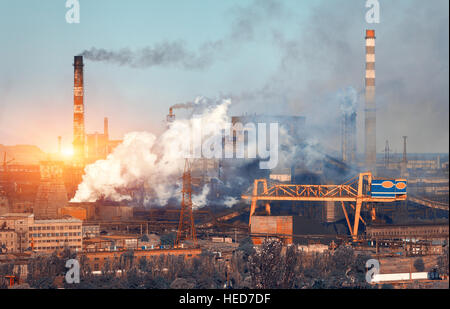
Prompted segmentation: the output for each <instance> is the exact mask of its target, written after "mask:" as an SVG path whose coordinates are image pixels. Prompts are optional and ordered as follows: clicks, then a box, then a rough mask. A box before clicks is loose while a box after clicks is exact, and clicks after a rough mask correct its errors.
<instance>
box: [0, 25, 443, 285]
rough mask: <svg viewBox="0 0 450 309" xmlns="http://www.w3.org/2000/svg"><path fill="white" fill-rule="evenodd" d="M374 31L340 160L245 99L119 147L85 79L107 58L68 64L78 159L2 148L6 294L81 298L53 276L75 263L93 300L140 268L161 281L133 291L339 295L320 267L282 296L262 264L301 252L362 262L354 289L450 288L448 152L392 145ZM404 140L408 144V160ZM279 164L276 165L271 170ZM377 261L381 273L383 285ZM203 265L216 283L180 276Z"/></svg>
mask: <svg viewBox="0 0 450 309" xmlns="http://www.w3.org/2000/svg"><path fill="white" fill-rule="evenodd" d="M360 30H361V31H360V33H361V36H360V38H359V39H358V42H360V49H361V51H364V52H365V67H360V68H358V69H359V70H360V72H361V80H364V84H363V85H362V87H361V88H362V89H363V92H361V93H358V91H356V90H355V89H353V88H352V87H349V88H346V89H342V90H340V92H339V95H338V96H337V97H338V99H337V102H336V108H338V109H339V110H340V111H341V114H340V115H339V116H338V118H339V119H338V121H337V122H336V123H335V128H338V129H337V130H335V132H329V133H330V134H331V133H333V134H335V135H336V136H339V141H337V144H338V145H339V146H338V148H337V149H332V147H330V146H329V145H327V143H326V142H325V141H322V140H318V141H317V140H315V139H312V138H311V136H312V135H313V134H312V133H311V132H312V130H311V126H310V125H309V115H308V114H307V113H305V114H303V113H301V112H299V113H297V114H295V113H291V114H284V113H283V112H282V111H281V110H280V111H279V114H277V113H264V112H261V111H256V110H250V109H249V110H247V111H246V112H244V113H243V114H232V113H233V112H231V111H230V106H231V105H232V104H233V102H234V98H233V97H232V96H230V97H227V96H225V95H223V96H222V97H219V98H217V99H210V98H206V97H197V98H195V99H194V100H192V101H188V102H186V103H177V102H172V103H167V104H166V105H165V106H164V109H165V110H166V111H167V116H165V119H160V121H161V122H162V123H163V125H162V126H163V132H162V133H161V134H160V135H153V134H150V133H146V132H131V133H128V134H125V135H124V136H113V134H112V132H113V130H111V129H112V128H114V126H115V123H119V122H120V119H116V118H113V117H107V116H106V115H99V114H94V113H86V110H88V109H89V104H90V101H89V95H86V93H88V92H89V91H91V89H93V88H95V87H96V85H95V83H89V84H88V83H86V80H88V79H89V74H91V73H92V71H93V70H94V66H93V65H92V66H91V64H92V62H90V60H92V59H93V58H95V57H94V56H93V54H92V53H93V52H92V51H91V52H89V53H87V52H84V53H80V54H77V55H73V54H72V55H67V57H66V59H67V66H66V67H67V71H68V68H69V67H70V66H71V65H72V67H73V75H71V79H73V101H72V102H64V103H63V104H65V105H72V106H73V115H72V116H71V117H72V119H73V123H72V124H71V125H70V124H66V125H67V127H70V128H69V129H70V130H72V132H73V138H72V140H71V141H70V144H71V145H72V146H73V147H71V150H72V151H70V153H69V154H68V155H67V154H64V153H63V146H62V137H61V135H62V134H59V133H58V132H54V141H55V143H57V145H58V147H57V148H58V151H57V152H56V153H43V152H42V151H40V150H39V149H38V148H37V147H35V146H20V145H18V146H4V145H1V144H0V154H1V164H0V272H1V275H2V277H1V278H0V286H1V287H5V288H19V287H38V288H42V287H44V288H45V287H47V286H51V287H59V288H70V285H69V283H68V282H64V280H66V279H64V273H61V272H58V271H53V270H52V268H51V267H49V268H48V273H45V271H47V266H44V265H45V264H47V262H43V261H50V259H54V260H58V259H60V260H61V261H63V260H64V259H68V258H74V259H76V260H77V261H80V265H81V268H82V269H81V276H82V279H81V282H82V283H81V284H84V285H83V287H85V288H86V287H87V288H99V287H101V286H98V285H97V284H99V283H98V282H100V281H96V280H97V279H96V278H100V277H102V276H113V277H119V278H128V279H127V280H128V281H127V282H130V280H131V279H129V278H130V277H127V276H130V274H132V271H137V274H138V275H136V274H135V276H138V277H139V276H140V275H139V274H141V273H142V272H144V273H145V272H147V271H148V273H149V274H150V273H151V274H152V276H153V277H152V278H153V279H152V280H153V281H151V284H150V283H148V282H147V281H145V280H144V279H142V280H143V281H142V282H140V283H136V286H134V285H133V286H127V288H129V287H131V288H134V287H147V288H174V287H175V288H176V287H178V286H179V287H181V288H188V289H190V288H305V287H306V288H317V287H319V288H320V287H323V288H330V287H331V288H333V286H332V283H329V284H328V283H324V282H327V281H326V280H325V279H324V280H322V281H320V282H321V283H320V284H319V281H318V279H317V278H318V277H320V276H321V275H319V273H320V271H319V270H317V274H316V275H315V276H316V277H317V278H316V277H314V278H313V277H311V278H310V279H308V278H309V277H308V276H307V275H304V274H306V273H307V272H304V274H303V273H302V274H303V275H302V276H300V275H298V276H297V275H295V274H294V275H293V277H292V278H294V277H295V278H301V279H298V280H297V279H295V280H297V281H295V280H294V279H292V280H293V281H288V279H286V278H288V276H287V275H286V278H284V277H283V278H282V279H280V280H278V281H277V280H275V279H274V280H273V282H275V283H273V285H268V283H267V282H270V280H269V281H267V280H265V281H264V280H262V279H260V278H259V277H258V274H259V275H260V276H262V275H261V272H262V270H261V269H262V268H261V267H260V266H258V265H259V264H258V263H267V265H268V264H269V262H270V261H269V260H267V259H268V256H269V255H268V254H267V252H269V251H270V250H274V251H273V252H278V253H277V254H279V259H280V260H279V261H281V262H279V263H275V264H279V265H285V266H286V267H287V268H288V266H289V262H286V261H288V260H287V259H288V257H289V256H291V255H290V254H294V253H295V255H296V256H297V258H298V259H304V260H302V261H304V262H302V263H303V264H301V265H304V266H302V267H305V269H307V268H308V267H310V269H312V270H313V269H314V268H313V266H311V265H316V264H317V263H316V264H315V262H314V261H318V260H316V259H324V261H325V260H326V261H328V262H324V263H325V264H327V263H334V262H332V261H334V259H340V260H342V261H343V260H344V257H343V256H344V253H343V252H351V256H352V258H353V257H354V259H355V260H351V262H349V264H354V265H357V263H359V262H361V261H362V262H361V263H362V264H361V265H359V266H360V269H362V270H360V271H361V274H362V275H361V274H359V273H358V272H357V271H356V270H354V271H353V270H351V271H350V269H353V268H351V267H352V266H349V268H348V269H343V270H342V272H343V275H342V276H343V277H342V278H343V279H342V280H343V281H342V282H343V285H342V287H350V288H356V287H357V288H360V287H364V288H382V287H386V286H388V285H389V286H391V287H394V288H427V287H432V288H436V287H439V288H440V287H442V286H444V287H446V288H448V241H449V230H448V212H449V155H448V153H444V154H442V153H420V154H417V153H409V152H408V141H409V139H411V138H414V137H413V136H411V135H410V133H409V132H407V131H395V132H391V137H390V138H391V140H386V143H385V146H384V149H377V110H378V107H377V106H378V105H379V104H380V101H381V100H380V99H379V97H378V96H377V91H378V89H377V87H376V85H377V83H376V61H375V59H376V41H377V40H378V39H379V37H377V36H381V35H382V34H381V33H379V32H376V31H375V30H374V28H369V27H367V28H365V29H360ZM447 56H448V55H447ZM105 57H106V56H105ZM102 59H103V58H102ZM393 61H394V62H395V59H393ZM121 65H122V64H121ZM352 65H358V62H357V61H354V62H353V63H352ZM384 66H386V64H384ZM86 68H89V70H86ZM70 70H72V68H71V69H70ZM70 72H72V71H70ZM364 73H365V75H364ZM42 74H45V73H42ZM379 74H381V73H379ZM71 86H72V85H71ZM384 87H385V86H384ZM172 91H174V92H176V91H177V89H176V87H174V88H173V89H172ZM359 98H361V99H359ZM241 104H242V103H241ZM357 104H360V105H363V109H358V108H357V106H356V105H357ZM244 105H245V104H244ZM108 108H109V107H108V105H106V108H105V109H106V113H108ZM360 110H363V112H362V113H361V112H360ZM324 113H326V111H324ZM115 117H117V116H115ZM359 119H360V120H361V121H358V120H359ZM102 120H103V128H104V129H103V132H102V133H99V132H88V130H87V129H86V127H87V126H86V122H87V121H89V122H92V123H94V122H95V123H100V124H101V123H102ZM380 121H382V120H380V117H379V119H378V123H380ZM361 123H362V126H361V125H360V124H361ZM197 124H198V125H199V126H201V128H200V129H199V131H196V126H197ZM275 129H276V131H274V130H275ZM323 130H325V131H326V130H327V127H326V126H325V124H324V128H323ZM197 132H200V133H199V134H197ZM273 132H276V133H273ZM358 136H362V140H363V144H361V143H360V142H359V140H361V139H358ZM205 140H207V141H210V144H207V146H206V147H205V143H203V144H200V143H201V142H204V141H205ZM394 141H397V142H399V141H401V142H402V144H401V145H402V149H401V150H400V151H394V150H393V149H392V146H391V145H392V144H393V143H394ZM0 142H1V140H0ZM275 142H276V143H277V144H275ZM68 143H69V142H68ZM196 143H198V144H199V145H200V147H199V148H198V147H197V146H196ZM275 146H276V161H273V160H275V157H274V153H275V152H272V150H274V147H275ZM183 147H187V149H190V151H191V152H190V153H189V155H185V154H184V153H183V149H184V148H183ZM358 149H361V150H362V151H358ZM424 151H425V152H426V150H425V149H424ZM264 153H266V154H265V155H264ZM206 154H209V155H206ZM25 157H26V158H27V160H24V159H23V158H25ZM28 158H32V160H31V161H33V162H30V160H28ZM270 161H272V162H275V163H276V166H275V167H274V168H261V167H262V166H264V165H263V164H264V163H265V164H266V165H268V162H270ZM277 250H278V251H277ZM346 250H347V251H346ZM271 252H272V251H271ZM359 257H360V259H359ZM363 257H369V258H371V259H376V260H377V261H379V263H380V264H381V268H380V271H379V272H378V273H377V274H376V275H375V276H374V277H373V278H372V280H371V281H370V282H366V280H365V279H364V278H366V277H365V274H366V272H367V271H369V268H370V267H369V266H368V265H366V259H364V261H363ZM46 259H48V260H46ZM52 261H53V260H52ZM64 261H65V260H64ZM196 261H202V262H201V263H200V262H196ZM258 261H259V262H258ZM264 261H266V262H264ZM296 261H297V260H296ZM356 261H358V262H356ZM39 263H41V264H39ZM48 263H50V262H48ZM52 263H53V262H52ZM64 263H65V262H64ZM64 263H63V264H64ZM176 263H180V264H179V265H184V266H179V267H178V266H174V265H178V264H176ZM196 263H197V264H198V263H200V264H201V265H203V266H201V265H200V266H198V265H197V264H196ZM296 263H297V262H296ZM319 264H320V263H319ZM319 264H317V265H319ZM39 265H40V266H39ZM58 265H59V264H58ZM61 265H62V264H61ZM195 265H197V266H195ZM243 265H244V266H243ZM299 265H300V264H299ZM305 265H306V266H305ZM308 265H310V266H308ZM329 265H331V264H329ZM333 265H334V264H333ZM359 266H358V267H359ZM55 267H56V266H55ZM171 267H172V268H171ZM177 267H178V268H177ZM195 267H200V268H199V269H201V268H202V267H205V269H209V268H208V267H211V269H213V270H208V271H210V272H207V271H205V273H208V274H210V275H208V276H210V277H211V278H213V277H214V278H215V279H214V280H215V281H214V280H213V279H211V282H210V281H208V280H209V279H208V280H207V279H205V281H201V280H200V279H198V278H197V277H195V278H197V279H195V280H194V279H192V280H191V279H189V278H188V277H189V276H190V275H189V276H188V275H184V276H181V275H180V274H181V273H183V269H185V270H184V271H187V270H190V271H191V270H192V273H202V271H201V270H199V269H197V268H195ZM258 267H259V268H258ZM271 267H275V266H271ZM277 267H278V266H277ZM280 267H281V266H280ZM283 267H284V266H283ZM314 267H316V266H314ZM317 267H318V266H317ZM355 267H356V266H355ZM256 268H258V270H255V269H256ZM287 268H286V269H287ZM39 269H41V270H39ZM42 269H46V270H45V271H43V270H42ZM55 269H56V268H55ZM244 269H245V271H244ZM273 269H275V268H273ZM276 269H278V268H276ZM283 269H284V268H283ZM296 269H297V268H296ZM355 269H356V268H355ZM295 271H297V272H298V273H299V274H300V272H302V271H303V270H298V269H297V270H295ZM295 271H293V272H294V273H295ZM278 272H280V271H279V270H277V271H274V273H278ZM213 273H214V275H212V274H213ZM282 273H283V274H285V273H287V270H284V272H282ZM358 274H359V275H361V276H360V277H361V278H363V279H358V278H359V277H358V276H359V275H358ZM40 276H41V277H42V278H44V277H45V278H46V280H47V281H45V282H47V283H46V284H47V285H46V286H43V285H42V286H40V285H39V284H43V283H42V282H43V281H39V282H41V283H38V280H37V278H41V277H40ZM124 276H125V277H124ZM192 276H194V275H192ZM205 276H206V275H205ZM296 276H297V277H296ZM324 276H325V275H324ZM326 276H329V275H326ZM352 276H353V277H352ZM104 278H106V277H104ZM108 278H109V277H108ZM142 278H144V277H142ZM258 278H259V279H258ZM289 278H290V277H289ZM305 278H306V279H305ZM324 278H325V277H324ZM326 278H329V277H326ZM285 279H286V281H284V280H285ZM108 280H109V279H108ZM258 280H259V281H258ZM289 280H291V279H289ZM302 280H303V281H302ZM308 280H309V281H308ZM330 280H331V279H330ZM358 280H359V281H358ZM88 282H91V283H88ZM111 282H112V281H111ZM118 282H119V281H118ZM124 282H125V281H124ZM149 282H150V281H149ZM205 282H208V283H205ZM280 282H282V283H280ZM330 282H331V281H330ZM89 284H91V285H89ZM111 284H113V283H111ZM114 284H116V283H114ZM117 284H118V283H117ZM124 284H125V283H124ZM147 284H148V285H147ZM327 284H328V285H327ZM110 287H112V288H116V287H118V286H114V285H112V286H110ZM121 287H124V286H121Z"/></svg>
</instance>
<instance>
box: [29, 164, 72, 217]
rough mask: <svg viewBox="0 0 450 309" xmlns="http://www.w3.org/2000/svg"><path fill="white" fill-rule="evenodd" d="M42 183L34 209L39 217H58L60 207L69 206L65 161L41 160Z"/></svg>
mask: <svg viewBox="0 0 450 309" xmlns="http://www.w3.org/2000/svg"><path fill="white" fill-rule="evenodd" d="M40 167H41V183H40V185H39V188H38V191H37V194H36V200H35V203H34V207H33V211H34V214H35V215H36V217H39V218H57V217H58V213H59V208H62V207H65V206H67V203H68V198H67V191H66V187H65V185H64V180H63V167H64V165H63V163H62V162H54V161H44V162H41V165H40Z"/></svg>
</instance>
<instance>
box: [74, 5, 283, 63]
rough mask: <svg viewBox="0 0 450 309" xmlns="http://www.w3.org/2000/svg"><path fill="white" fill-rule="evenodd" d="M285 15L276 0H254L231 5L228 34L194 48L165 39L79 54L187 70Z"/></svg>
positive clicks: (250, 37)
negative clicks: (231, 12) (149, 43)
mask: <svg viewBox="0 0 450 309" xmlns="http://www.w3.org/2000/svg"><path fill="white" fill-rule="evenodd" d="M285 15H286V14H285V10H284V8H283V6H282V5H281V4H280V2H278V1H275V0H255V1H253V2H252V3H251V4H250V5H249V6H247V7H238V8H235V10H234V20H233V21H232V26H231V29H230V31H229V33H228V35H226V36H225V37H223V38H221V39H218V40H215V41H206V42H205V43H203V44H202V45H201V46H199V48H198V50H197V51H195V50H194V51H193V50H189V49H188V48H187V47H186V44H185V42H183V41H173V42H169V41H167V42H162V43H156V44H154V45H153V46H147V47H144V48H142V49H138V50H130V49H129V48H124V49H120V50H108V49H104V48H96V47H92V48H91V49H89V50H85V51H83V52H82V53H80V55H81V56H84V57H85V58H86V59H88V60H91V61H99V62H108V63H112V64H116V65H121V66H129V67H132V68H150V67H156V66H160V67H181V68H184V69H187V70H198V69H204V68H207V67H209V66H211V65H212V64H213V63H214V62H215V61H216V60H217V57H218V55H219V54H222V53H226V54H229V53H230V52H232V51H234V52H235V51H236V49H237V47H238V46H239V45H240V44H243V43H245V42H249V41H252V40H253V39H254V38H255V32H256V30H257V28H258V27H260V26H261V25H265V24H267V23H269V22H270V21H271V20H274V19H279V18H281V17H282V16H285Z"/></svg>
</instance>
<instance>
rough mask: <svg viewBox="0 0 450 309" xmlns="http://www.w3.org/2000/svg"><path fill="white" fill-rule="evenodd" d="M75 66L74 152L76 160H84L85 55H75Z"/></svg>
mask: <svg viewBox="0 0 450 309" xmlns="http://www.w3.org/2000/svg"><path fill="white" fill-rule="evenodd" d="M73 66H74V84H73V152H74V158H75V160H76V161H84V155H85V153H84V146H85V132H84V87H83V66H84V65H83V56H75V58H74V64H73Z"/></svg>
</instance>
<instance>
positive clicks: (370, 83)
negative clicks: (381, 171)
mask: <svg viewBox="0 0 450 309" xmlns="http://www.w3.org/2000/svg"><path fill="white" fill-rule="evenodd" d="M365 115H366V117H365V156H366V167H367V168H369V169H371V170H372V172H373V173H375V172H376V171H375V168H376V160H377V135H376V130H377V112H376V102H375V30H366V108H365Z"/></svg>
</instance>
